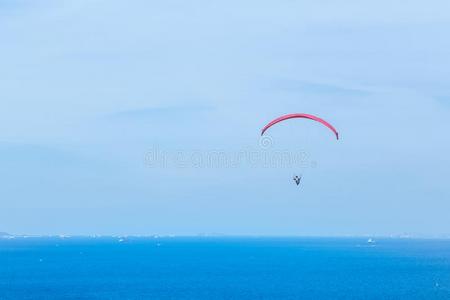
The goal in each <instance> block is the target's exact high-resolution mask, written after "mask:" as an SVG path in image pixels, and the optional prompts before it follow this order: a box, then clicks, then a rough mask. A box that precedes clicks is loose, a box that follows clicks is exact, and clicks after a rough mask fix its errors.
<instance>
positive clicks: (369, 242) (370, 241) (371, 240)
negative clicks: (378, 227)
mask: <svg viewBox="0 0 450 300" xmlns="http://www.w3.org/2000/svg"><path fill="white" fill-rule="evenodd" d="M367 243H368V244H374V243H375V240H373V239H368V240H367Z"/></svg>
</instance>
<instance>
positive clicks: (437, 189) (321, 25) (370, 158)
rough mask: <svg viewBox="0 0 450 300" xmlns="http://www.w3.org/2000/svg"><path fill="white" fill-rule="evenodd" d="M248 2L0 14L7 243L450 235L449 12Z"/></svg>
mask: <svg viewBox="0 0 450 300" xmlns="http://www.w3.org/2000/svg"><path fill="white" fill-rule="evenodd" d="M244 2H245V3H243V1H206V0H205V1H181V0H178V1H110V0H108V1H106V0H104V1H103V0H98V1H81V0H80V1H78V0H77V1H56V0H54V1H31V0H30V1H13V0H2V1H0V37H1V43H0V104H1V106H0V107H1V109H0V154H1V155H0V163H1V166H2V167H1V168H0V180H1V195H0V199H1V208H0V231H9V232H12V233H18V234H21V233H24V234H25V233H28V234H197V233H224V234H270V235H276V234H282V235H292V234H295V235H347V234H356V235H361V234H370V235H390V234H394V235H396V234H403V233H407V234H414V235H427V236H437V235H447V236H449V235H450V218H449V217H448V212H449V211H450V190H449V183H448V180H449V178H450V158H449V153H450V141H449V137H448V136H449V135H448V130H449V128H450V82H449V81H450V39H448V32H449V30H450V14H449V13H448V12H449V11H450V3H449V2H448V1H444V0H442V1H436V0H434V1H427V2H424V1H401V2H396V3H393V2H392V1H384V0H382V1H356V0H355V1H325V0H322V1H317V0H314V1H313V0H311V1H293V0H289V1H288V0H284V1H244ZM290 112H306V113H312V114H317V115H320V116H322V117H324V118H325V119H327V120H329V121H330V122H331V123H333V124H334V125H335V126H336V127H337V129H338V130H339V131H340V134H341V140H340V141H338V142H336V141H335V140H333V139H332V135H330V133H329V132H327V131H326V130H324V129H323V128H321V127H320V126H317V125H316V124H313V123H311V122H308V121H304V120H303V121H302V120H296V121H291V122H289V124H286V126H279V127H277V128H273V130H272V131H271V132H270V134H271V137H272V138H273V142H274V146H273V147H274V148H275V149H289V150H292V149H303V150H305V151H307V153H308V154H309V159H311V160H313V161H315V162H317V167H316V168H307V169H306V170H298V169H292V170H291V169H280V168H255V167H250V166H248V165H240V166H237V167H234V168H231V167H228V168H225V167H222V168H220V167H219V168H194V167H189V166H188V167H185V168H176V167H166V168H161V167H157V168H152V167H150V166H149V165H148V164H146V160H145V159H146V154H147V153H148V152H149V151H150V150H151V149H155V148H158V149H160V150H162V151H166V152H177V151H184V153H192V151H199V152H201V153H206V152H208V151H215V150H220V151H224V152H226V153H229V154H230V153H231V154H232V153H236V152H238V151H242V150H243V149H255V148H256V149H258V148H257V147H258V143H259V130H260V129H261V127H262V126H263V125H264V124H265V122H267V121H269V120H270V119H271V118H274V117H277V116H278V115H280V114H283V113H290ZM300 171H301V172H303V174H304V181H303V185H302V187H301V188H300V189H299V188H297V187H296V186H295V185H293V183H292V180H291V176H292V174H293V173H295V172H300Z"/></svg>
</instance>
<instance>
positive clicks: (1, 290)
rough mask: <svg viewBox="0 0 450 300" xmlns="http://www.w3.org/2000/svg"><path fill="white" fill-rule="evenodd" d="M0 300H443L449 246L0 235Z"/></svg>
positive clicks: (449, 278)
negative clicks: (9, 236) (4, 236)
mask: <svg viewBox="0 0 450 300" xmlns="http://www.w3.org/2000/svg"><path fill="white" fill-rule="evenodd" d="M0 299H315V300H321V299H333V300H335V299H407V300H415V299H424V300H431V299H450V241H449V240H413V239H380V240H376V242H375V243H374V244H369V243H367V241H366V239H363V238H348V239H347V238H338V239H329V238H228V237H227V238H127V239H124V240H123V241H122V242H119V240H118V238H66V239H62V238H16V239H11V240H7V239H0Z"/></svg>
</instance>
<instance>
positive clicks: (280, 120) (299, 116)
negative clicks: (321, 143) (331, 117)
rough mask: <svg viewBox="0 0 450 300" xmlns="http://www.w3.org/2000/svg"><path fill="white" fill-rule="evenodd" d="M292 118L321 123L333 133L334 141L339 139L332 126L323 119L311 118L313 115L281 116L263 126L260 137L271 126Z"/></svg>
mask: <svg viewBox="0 0 450 300" xmlns="http://www.w3.org/2000/svg"><path fill="white" fill-rule="evenodd" d="M294 118H304V119H310V120H313V121H317V122H319V123H322V124H323V125H325V126H326V127H328V128H329V129H330V130H331V131H333V133H334V134H335V135H336V139H339V133H338V132H337V130H336V129H335V128H334V127H333V125H331V124H330V123H328V122H327V121H325V120H324V119H321V118H319V117H316V116H313V115H309V114H288V115H284V116H281V117H279V118H276V119H275V120H272V121H270V122H269V123H268V124H267V125H266V126H264V128H263V129H262V130H261V135H263V134H264V132H266V130H267V129H269V128H270V127H272V126H273V125H275V124H277V123H279V122H282V121H284V120H288V119H294Z"/></svg>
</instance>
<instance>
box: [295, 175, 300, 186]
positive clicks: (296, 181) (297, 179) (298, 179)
mask: <svg viewBox="0 0 450 300" xmlns="http://www.w3.org/2000/svg"><path fill="white" fill-rule="evenodd" d="M293 180H294V182H295V184H297V185H299V184H300V181H301V180H302V175H300V177H299V176H297V175H294V178H293Z"/></svg>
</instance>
